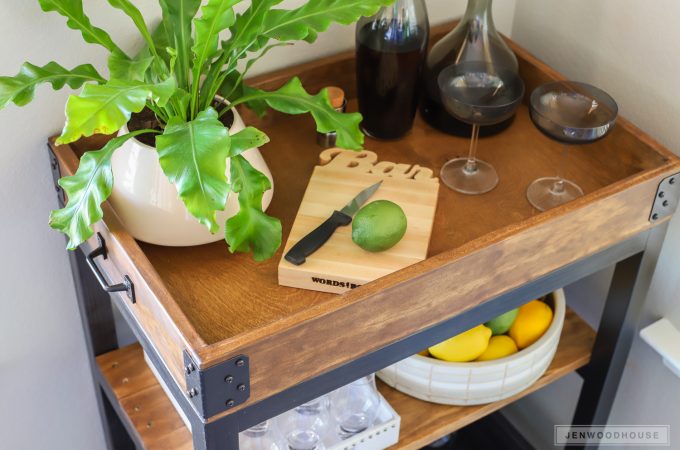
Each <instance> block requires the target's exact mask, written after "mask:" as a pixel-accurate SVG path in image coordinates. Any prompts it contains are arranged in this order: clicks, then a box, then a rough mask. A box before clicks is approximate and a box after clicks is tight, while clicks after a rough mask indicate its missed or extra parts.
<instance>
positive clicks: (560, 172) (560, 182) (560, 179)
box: [552, 144, 569, 194]
mask: <svg viewBox="0 0 680 450" xmlns="http://www.w3.org/2000/svg"><path fill="white" fill-rule="evenodd" d="M568 153H569V146H568V145H567V144H564V145H562V156H560V164H559V166H558V169H557V181H555V184H553V188H552V190H553V192H554V193H556V194H561V193H562V192H564V169H565V166H566V162H567V154H568Z"/></svg>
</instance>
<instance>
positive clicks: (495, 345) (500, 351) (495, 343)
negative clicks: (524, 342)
mask: <svg viewBox="0 0 680 450" xmlns="http://www.w3.org/2000/svg"><path fill="white" fill-rule="evenodd" d="M513 353H517V344H515V341H513V340H512V338H511V337H510V336H505V335H500V336H491V339H489V346H488V347H487V349H486V351H484V353H482V354H481V355H479V358H477V361H490V360H492V359H498V358H505V357H506V356H509V355H512V354H513Z"/></svg>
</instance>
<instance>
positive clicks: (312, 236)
mask: <svg viewBox="0 0 680 450" xmlns="http://www.w3.org/2000/svg"><path fill="white" fill-rule="evenodd" d="M381 184H382V180H380V181H379V182H377V183H375V184H374V185H372V186H369V187H367V188H366V189H364V190H363V191H361V192H359V194H358V195H357V196H356V197H354V198H353V199H352V200H351V201H350V202H349V203H347V204H346V205H345V206H344V207H343V208H342V209H341V210H339V211H338V210H336V211H333V214H332V215H331V217H329V218H328V219H327V220H326V221H325V222H324V223H322V224H321V225H319V226H318V227H317V228H316V229H314V231H312V232H311V233H309V234H308V235H307V236H305V237H303V238H302V239H300V241H299V242H298V243H296V244H295V245H294V246H293V247H292V248H291V249H290V250H289V251H288V253H286V256H285V258H286V261H288V262H290V263H292V264H295V265H296V266H299V265H301V264H304V263H305V261H306V260H307V257H308V256H309V255H311V254H312V253H314V252H315V251H317V250H318V249H320V248H321V247H322V246H323V244H325V243H326V241H328V239H330V238H331V236H333V233H335V230H337V229H338V227H344V226H347V225H349V224H350V223H352V217H354V214H356V213H357V211H359V209H360V208H361V207H362V206H363V204H364V203H366V201H368V199H369V198H371V197H372V196H373V194H375V191H377V190H378V188H379V187H380V185H381Z"/></svg>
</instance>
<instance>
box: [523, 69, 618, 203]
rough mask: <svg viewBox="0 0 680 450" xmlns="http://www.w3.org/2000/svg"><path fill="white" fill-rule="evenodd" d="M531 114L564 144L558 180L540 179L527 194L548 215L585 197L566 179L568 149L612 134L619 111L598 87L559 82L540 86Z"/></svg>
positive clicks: (549, 133) (550, 134)
mask: <svg viewBox="0 0 680 450" xmlns="http://www.w3.org/2000/svg"><path fill="white" fill-rule="evenodd" d="M529 110H530V114H531V120H532V121H533V122H534V125H536V127H537V128H538V129H539V130H541V131H542V132H543V133H544V134H545V135H547V136H548V137H550V138H552V139H554V140H556V141H559V142H561V143H562V144H563V151H562V156H561V157H560V167H559V169H558V173H557V176H555V177H544V178H539V179H538V180H536V181H534V182H533V183H531V185H530V186H529V189H528V190H527V199H528V200H529V203H531V204H532V205H533V207H534V208H536V209H538V210H539V211H546V210H548V209H551V208H555V207H556V206H559V205H562V204H564V203H567V202H569V201H571V200H574V199H576V198H578V197H581V196H582V195H583V190H582V189H581V188H580V187H579V186H578V185H577V184H576V183H574V182H573V181H569V180H566V179H565V178H564V166H565V162H566V159H567V152H568V148H569V146H570V145H576V144H587V143H590V142H594V141H596V140H598V139H602V138H603V137H605V136H606V135H607V134H609V132H610V131H611V130H612V128H613V127H614V124H615V122H616V117H617V115H618V110H619V108H618V106H617V104H616V102H615V101H614V99H613V98H612V97H611V96H610V95H609V94H607V93H606V92H604V91H603V90H601V89H599V88H596V87H595V86H591V85H589V84H586V83H579V82H576V81H557V82H552V83H548V84H544V85H542V86H539V87H538V88H536V89H535V90H534V92H532V93H531V101H530V108H529Z"/></svg>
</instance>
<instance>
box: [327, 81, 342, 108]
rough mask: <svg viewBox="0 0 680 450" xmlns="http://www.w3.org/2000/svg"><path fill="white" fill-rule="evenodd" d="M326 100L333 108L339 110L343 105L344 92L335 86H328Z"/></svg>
mask: <svg viewBox="0 0 680 450" xmlns="http://www.w3.org/2000/svg"><path fill="white" fill-rule="evenodd" d="M328 98H330V100H331V106H333V108H335V109H340V108H342V106H343V105H344V104H345V91H343V90H342V89H341V88H339V87H337V86H328Z"/></svg>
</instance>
